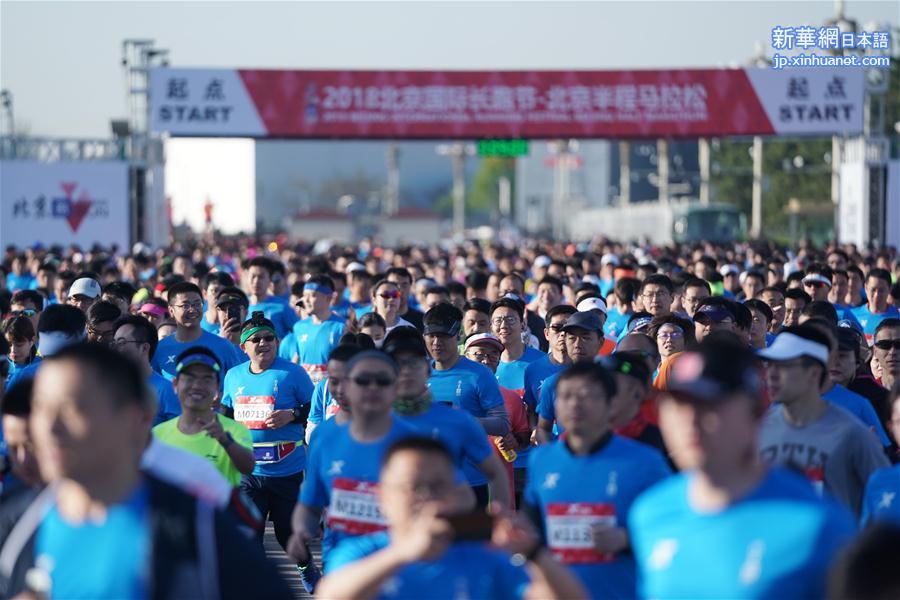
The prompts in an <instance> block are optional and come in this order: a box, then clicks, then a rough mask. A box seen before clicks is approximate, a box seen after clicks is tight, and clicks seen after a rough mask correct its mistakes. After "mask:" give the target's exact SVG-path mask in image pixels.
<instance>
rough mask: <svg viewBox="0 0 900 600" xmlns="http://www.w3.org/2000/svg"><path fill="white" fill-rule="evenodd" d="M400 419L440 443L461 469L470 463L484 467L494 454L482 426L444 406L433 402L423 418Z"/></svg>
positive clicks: (472, 418) (402, 417)
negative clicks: (483, 463) (485, 462)
mask: <svg viewBox="0 0 900 600" xmlns="http://www.w3.org/2000/svg"><path fill="white" fill-rule="evenodd" d="M398 417H399V418H401V419H403V421H404V422H405V423H408V424H409V425H410V426H412V427H413V428H414V429H415V430H416V431H418V432H420V433H421V434H424V435H426V436H428V437H431V438H433V439H436V440H440V441H441V442H442V443H443V444H444V445H445V446H446V447H447V449H448V450H449V451H450V455H451V456H452V457H453V462H454V464H455V465H456V466H457V468H460V469H464V468H465V465H466V463H471V464H473V465H478V464H481V463H482V462H484V461H485V460H486V459H487V458H488V457H489V456H491V454H492V453H493V450H492V449H491V445H490V444H489V443H488V441H487V435H486V434H485V433H484V428H483V427H482V426H481V423H479V422H478V420H477V419H475V417H473V416H472V415H470V414H468V413H466V412H465V411H462V410H456V409H454V408H451V407H450V406H448V405H447V404H444V403H443V402H432V403H431V406H429V407H428V410H426V411H425V412H424V413H422V414H420V415H416V416H412V417H410V416H406V415H402V416H400V415H398Z"/></svg>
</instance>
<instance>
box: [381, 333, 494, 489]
mask: <svg viewBox="0 0 900 600" xmlns="http://www.w3.org/2000/svg"><path fill="white" fill-rule="evenodd" d="M383 349H384V351H385V352H387V353H388V354H389V355H390V356H391V357H392V358H393V359H394V360H395V361H396V362H397V366H398V368H399V376H398V378H397V399H396V400H395V401H394V413H395V414H397V415H399V416H400V417H402V418H403V420H404V421H405V422H406V423H408V424H409V425H411V426H412V427H413V428H415V429H416V430H418V431H419V432H421V434H422V435H426V436H429V437H432V438H434V439H437V440H440V441H441V442H443V444H444V445H445V446H447V449H448V450H449V451H450V454H451V455H452V456H453V460H454V462H455V463H456V466H457V467H458V468H459V469H460V471H461V472H462V471H463V470H464V469H465V468H466V465H467V464H471V465H475V466H476V467H477V469H478V470H479V471H480V472H481V474H482V475H483V476H484V477H485V478H486V479H487V483H488V485H489V488H490V493H491V498H493V500H494V501H496V502H498V503H500V504H501V505H503V506H510V497H509V481H508V479H509V478H508V477H507V474H506V471H505V470H504V468H503V465H502V464H501V462H500V459H499V458H498V457H497V455H496V454H495V453H494V451H493V449H492V448H491V444H490V443H489V442H488V440H487V436H486V435H485V433H484V428H483V427H482V426H481V424H480V423H479V422H478V420H477V419H475V417H473V416H472V415H471V414H469V413H467V412H466V411H464V410H458V409H455V408H453V407H451V406H450V405H448V404H445V403H443V402H434V399H433V397H432V395H431V390H430V389H429V388H428V375H429V373H430V372H431V368H430V366H429V364H428V358H429V357H428V351H427V350H426V349H425V342H424V340H423V339H422V335H421V334H420V333H419V332H418V331H417V330H415V329H413V328H412V327H400V328H398V329H395V330H394V331H392V332H391V334H390V335H389V336H388V337H387V338H385V344H384V346H383Z"/></svg>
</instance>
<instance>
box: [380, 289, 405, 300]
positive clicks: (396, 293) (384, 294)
mask: <svg viewBox="0 0 900 600" xmlns="http://www.w3.org/2000/svg"><path fill="white" fill-rule="evenodd" d="M378 295H379V296H381V297H382V298H384V299H385V300H390V299H392V298H399V297H400V292H399V291H397V290H395V291H393V292H380V293H379V294H378Z"/></svg>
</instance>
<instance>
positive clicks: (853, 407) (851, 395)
mask: <svg viewBox="0 0 900 600" xmlns="http://www.w3.org/2000/svg"><path fill="white" fill-rule="evenodd" d="M822 397H823V398H825V399H826V400H828V401H829V402H831V403H832V404H837V405H838V406H840V407H841V408H843V409H844V410H847V411H849V412H851V413H853V415H854V416H855V417H856V418H857V419H859V420H860V421H862V423H863V425H865V426H866V427H868V428H869V429H870V430H871V431H872V433H874V434H875V435H876V436H878V441H879V442H880V443H881V445H882V446H884V447H885V448H890V446H891V440H889V439H888V436H887V433H885V431H884V427H883V426H882V424H881V420H880V419H879V418H878V413H876V412H875V409H874V408H872V403H871V402H869V401H868V400H866V399H865V398H863V397H862V396H860V395H859V394H857V393H855V392H851V391H850V390H848V389H847V388H845V387H844V386H842V385H840V384H838V383H836V384H834V387H832V388H831V389H830V390H828V391H827V392H825V393H824V394H822Z"/></svg>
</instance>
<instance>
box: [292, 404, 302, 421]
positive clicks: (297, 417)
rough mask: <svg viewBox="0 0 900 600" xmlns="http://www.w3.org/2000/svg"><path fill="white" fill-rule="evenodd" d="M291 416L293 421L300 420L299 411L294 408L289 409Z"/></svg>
mask: <svg viewBox="0 0 900 600" xmlns="http://www.w3.org/2000/svg"><path fill="white" fill-rule="evenodd" d="M291 416H292V417H294V420H295V421H296V420H298V419H299V418H300V409H299V408H297V407H296V406H295V407H294V408H292V409H291Z"/></svg>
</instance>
